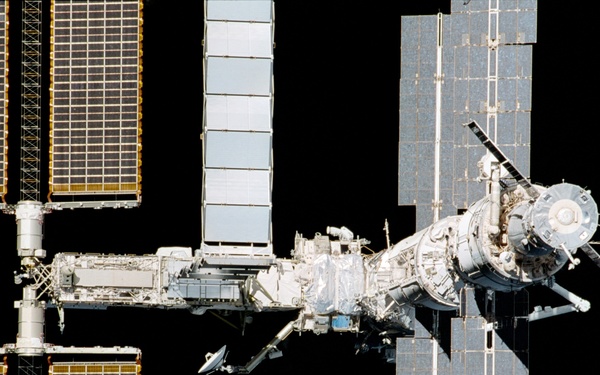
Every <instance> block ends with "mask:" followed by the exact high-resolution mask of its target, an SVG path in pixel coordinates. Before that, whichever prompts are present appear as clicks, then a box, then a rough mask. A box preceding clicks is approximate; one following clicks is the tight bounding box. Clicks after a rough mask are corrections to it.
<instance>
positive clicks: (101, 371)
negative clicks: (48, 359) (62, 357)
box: [48, 362, 142, 375]
mask: <svg viewBox="0 0 600 375" xmlns="http://www.w3.org/2000/svg"><path fill="white" fill-rule="evenodd" d="M141 372H142V366H141V365H140V364H138V363H133V362H125V363H123V362H110V363H101V362H93V363H91V362H90V363H86V362H61V363H54V364H51V365H50V367H49V369H48V374H49V375H54V374H61V375H139V374H141Z"/></svg>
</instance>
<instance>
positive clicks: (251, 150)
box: [205, 131, 271, 170]
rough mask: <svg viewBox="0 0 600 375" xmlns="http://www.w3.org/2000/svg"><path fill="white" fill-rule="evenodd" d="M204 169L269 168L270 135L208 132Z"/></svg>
mask: <svg viewBox="0 0 600 375" xmlns="http://www.w3.org/2000/svg"><path fill="white" fill-rule="evenodd" d="M205 137H206V143H205V148H206V151H205V158H206V159H205V168H240V169H243V168H247V169H264V170H269V169H270V168H271V134H270V133H254V132H252V133H250V132H221V131H208V132H206V134H205Z"/></svg>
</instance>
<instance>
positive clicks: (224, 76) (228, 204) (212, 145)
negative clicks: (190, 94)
mask: <svg viewBox="0 0 600 375" xmlns="http://www.w3.org/2000/svg"><path fill="white" fill-rule="evenodd" d="M205 8H206V9H205V38H204V78H205V79H204V119H203V122H204V123H203V142H204V143H203V146H204V147H203V153H204V154H203V158H204V163H203V198H202V199H203V207H202V248H203V251H204V252H205V254H207V253H216V254H223V253H235V254H237V255H251V254H253V255H256V254H261V255H269V256H270V255H272V246H271V181H272V163H273V161H272V148H273V147H272V107H273V32H274V24H273V21H274V19H273V2H272V0H260V1H237V0H229V1H216V0H208V1H206V2H205Z"/></svg>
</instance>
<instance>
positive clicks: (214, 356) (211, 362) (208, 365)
mask: <svg viewBox="0 0 600 375" xmlns="http://www.w3.org/2000/svg"><path fill="white" fill-rule="evenodd" d="M226 347H227V345H223V346H222V347H221V349H219V350H217V352H216V353H206V356H205V358H206V362H205V363H204V365H202V367H200V370H198V373H199V374H205V373H208V372H209V371H210V372H213V371H216V370H217V369H218V367H221V366H222V365H223V363H225V349H226Z"/></svg>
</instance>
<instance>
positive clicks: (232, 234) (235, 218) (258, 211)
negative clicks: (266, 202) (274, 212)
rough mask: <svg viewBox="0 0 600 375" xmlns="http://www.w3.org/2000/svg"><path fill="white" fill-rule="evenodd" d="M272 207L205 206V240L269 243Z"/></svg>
mask: <svg viewBox="0 0 600 375" xmlns="http://www.w3.org/2000/svg"><path fill="white" fill-rule="evenodd" d="M270 227H271V208H270V207H261V206H252V207H251V206H216V205H206V206H205V207H204V241H208V242H221V241H224V242H244V243H268V242H269V241H270V231H271V228H270Z"/></svg>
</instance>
